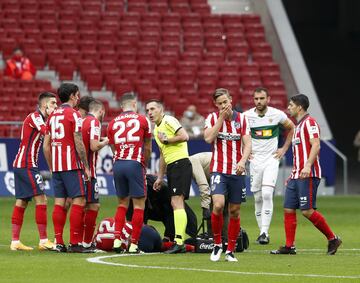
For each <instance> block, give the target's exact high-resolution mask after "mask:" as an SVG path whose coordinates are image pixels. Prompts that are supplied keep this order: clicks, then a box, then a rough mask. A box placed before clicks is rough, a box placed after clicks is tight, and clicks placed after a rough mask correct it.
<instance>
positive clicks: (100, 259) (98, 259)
mask: <svg viewBox="0 0 360 283" xmlns="http://www.w3.org/2000/svg"><path fill="white" fill-rule="evenodd" d="M144 255H151V253H150V254H142V255H138V254H137V255H131V254H121V255H108V256H98V257H92V258H87V259H86V260H87V261H88V262H91V263H97V264H106V265H113V266H122V267H130V268H145V269H162V270H184V271H197V272H207V273H229V274H242V275H260V276H283V277H311V278H334V279H360V275H353V276H348V275H322V274H292V273H272V272H245V271H233V270H216V269H215V270H214V269H202V268H187V267H170V266H149V265H137V264H125V263H115V262H106V261H103V259H107V258H114V257H126V256H144Z"/></svg>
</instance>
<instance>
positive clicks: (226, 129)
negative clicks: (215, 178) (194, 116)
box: [205, 111, 250, 175]
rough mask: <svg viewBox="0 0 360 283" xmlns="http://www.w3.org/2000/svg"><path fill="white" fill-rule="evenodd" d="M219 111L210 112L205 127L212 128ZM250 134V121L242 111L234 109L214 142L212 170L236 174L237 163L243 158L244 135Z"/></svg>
mask: <svg viewBox="0 0 360 283" xmlns="http://www.w3.org/2000/svg"><path fill="white" fill-rule="evenodd" d="M218 117H219V112H213V113H211V114H209V116H208V117H207V118H206V121H205V129H207V128H212V127H213V126H214V125H215V123H216V121H217V120H218ZM245 135H250V128H249V123H248V120H247V118H246V116H245V115H244V114H242V113H239V112H236V111H233V117H232V119H231V120H225V121H224V123H223V126H222V127H221V128H220V130H219V133H218V135H217V137H216V139H215V140H214V142H213V145H212V147H213V153H212V158H211V163H210V172H218V173H223V174H228V175H236V166H237V163H239V161H240V160H241V158H242V137H243V136H245Z"/></svg>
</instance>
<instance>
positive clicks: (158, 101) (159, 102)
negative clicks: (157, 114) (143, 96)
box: [145, 98, 164, 107]
mask: <svg viewBox="0 0 360 283" xmlns="http://www.w3.org/2000/svg"><path fill="white" fill-rule="evenodd" d="M151 102H155V103H156V104H159V105H160V106H164V104H163V102H162V101H161V100H159V99H156V98H153V99H149V100H148V101H146V102H145V107H146V106H147V105H148V104H149V103H151Z"/></svg>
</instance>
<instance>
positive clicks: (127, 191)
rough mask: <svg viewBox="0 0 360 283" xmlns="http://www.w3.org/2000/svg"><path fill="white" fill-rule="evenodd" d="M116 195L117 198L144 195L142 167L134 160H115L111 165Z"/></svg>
mask: <svg viewBox="0 0 360 283" xmlns="http://www.w3.org/2000/svg"><path fill="white" fill-rule="evenodd" d="M113 171H114V182H115V189H116V195H117V196H118V197H119V198H125V197H129V196H130V197H135V198H141V197H145V196H146V180H145V169H144V167H143V166H142V165H141V164H140V163H139V162H137V161H135V160H116V161H115V163H114V167H113Z"/></svg>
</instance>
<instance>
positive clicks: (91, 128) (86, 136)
mask: <svg viewBox="0 0 360 283" xmlns="http://www.w3.org/2000/svg"><path fill="white" fill-rule="evenodd" d="M100 133H101V124H100V121H99V120H98V119H96V117H95V116H93V115H91V114H88V115H87V116H86V117H85V119H84V120H83V124H82V138H83V141H84V145H85V149H86V156H87V158H88V162H89V167H90V172H91V177H92V178H96V160H97V155H98V154H97V151H92V150H91V147H90V143H91V140H97V141H99V140H100Z"/></svg>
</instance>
